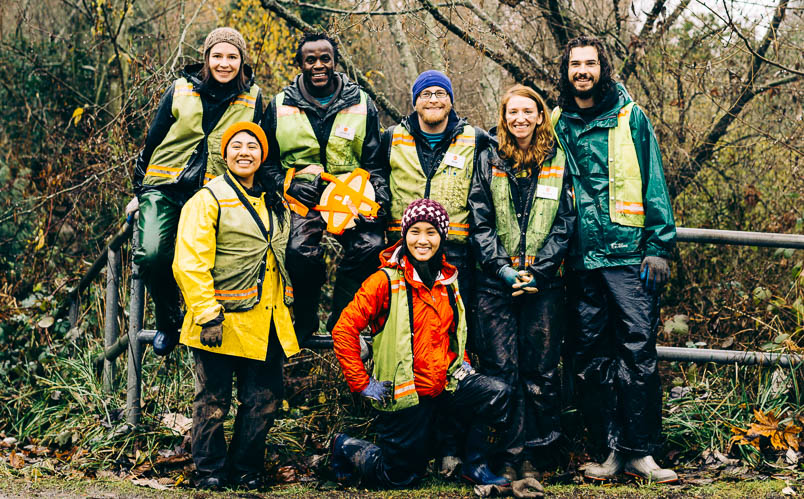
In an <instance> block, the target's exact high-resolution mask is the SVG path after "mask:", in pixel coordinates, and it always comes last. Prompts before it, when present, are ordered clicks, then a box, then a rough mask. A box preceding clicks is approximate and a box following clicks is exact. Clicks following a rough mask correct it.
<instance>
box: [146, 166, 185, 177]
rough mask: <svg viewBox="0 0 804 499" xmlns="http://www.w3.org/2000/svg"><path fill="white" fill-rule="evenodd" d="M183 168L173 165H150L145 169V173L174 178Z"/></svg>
mask: <svg viewBox="0 0 804 499" xmlns="http://www.w3.org/2000/svg"><path fill="white" fill-rule="evenodd" d="M181 170H182V169H181V168H174V167H172V166H159V165H148V168H146V169H145V174H146V175H153V176H154V177H165V178H173V177H178V176H179V173H181Z"/></svg>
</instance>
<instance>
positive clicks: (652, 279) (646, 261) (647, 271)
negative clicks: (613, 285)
mask: <svg viewBox="0 0 804 499" xmlns="http://www.w3.org/2000/svg"><path fill="white" fill-rule="evenodd" d="M639 278H640V279H642V281H643V282H644V283H645V286H647V288H648V289H649V290H650V291H656V290H657V289H660V288H661V287H662V286H664V283H666V282H667V280H668V279H669V278H670V265H669V264H668V263H667V260H665V259H664V258H662V257H660V256H646V257H645V258H643V259H642V265H641V266H640V267H639Z"/></svg>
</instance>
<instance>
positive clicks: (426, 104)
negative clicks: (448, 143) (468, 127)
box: [415, 86, 452, 131]
mask: <svg viewBox="0 0 804 499" xmlns="http://www.w3.org/2000/svg"><path fill="white" fill-rule="evenodd" d="M422 94H424V95H422ZM439 94H443V97H439V96H438V95H439ZM425 95H427V96H428V97H427V98H425V97H424V96H425ZM415 108H416V113H418V115H419V123H420V124H424V125H426V127H422V128H423V129H424V128H428V127H429V128H438V127H439V126H440V125H442V124H443V125H444V126H446V124H447V118H448V117H449V112H450V111H451V110H452V102H451V101H450V98H449V94H448V93H447V92H446V90H444V89H443V88H441V87H437V86H432V87H427V88H425V89H424V90H422V91H421V92H419V95H417V96H416V106H415ZM425 131H426V130H425Z"/></svg>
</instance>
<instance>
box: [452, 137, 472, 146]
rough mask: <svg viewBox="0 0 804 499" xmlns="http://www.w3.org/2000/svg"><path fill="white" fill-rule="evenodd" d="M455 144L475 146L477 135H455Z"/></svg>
mask: <svg viewBox="0 0 804 499" xmlns="http://www.w3.org/2000/svg"><path fill="white" fill-rule="evenodd" d="M452 143H453V144H463V145H467V146H474V145H475V136H474V135H458V136H457V137H455V140H453V141H452Z"/></svg>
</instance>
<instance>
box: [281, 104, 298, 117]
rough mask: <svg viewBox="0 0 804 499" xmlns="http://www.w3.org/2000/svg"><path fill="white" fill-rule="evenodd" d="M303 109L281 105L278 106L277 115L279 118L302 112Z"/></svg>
mask: <svg viewBox="0 0 804 499" xmlns="http://www.w3.org/2000/svg"><path fill="white" fill-rule="evenodd" d="M300 113H301V109H299V108H298V107H295V106H279V107H277V108H276V116H277V118H278V117H280V116H291V115H294V114H300Z"/></svg>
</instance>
